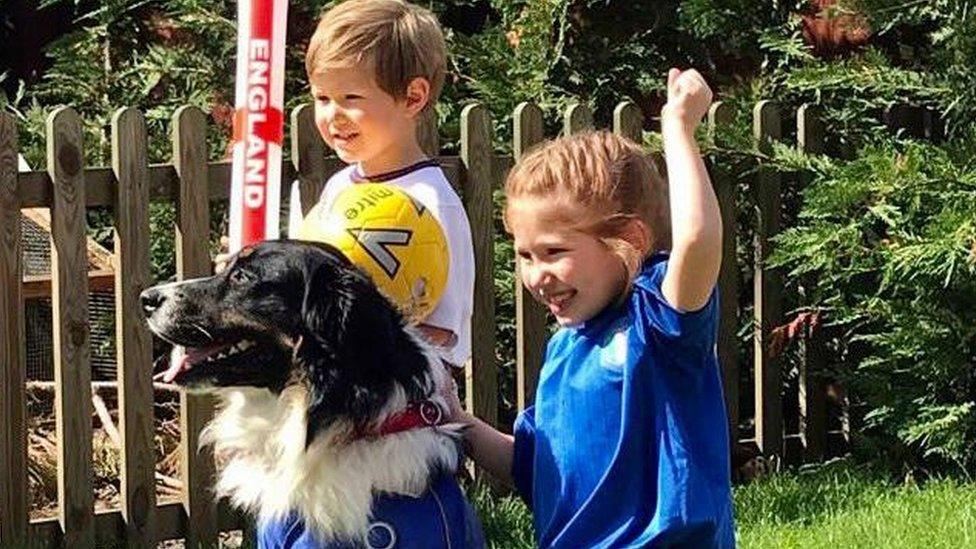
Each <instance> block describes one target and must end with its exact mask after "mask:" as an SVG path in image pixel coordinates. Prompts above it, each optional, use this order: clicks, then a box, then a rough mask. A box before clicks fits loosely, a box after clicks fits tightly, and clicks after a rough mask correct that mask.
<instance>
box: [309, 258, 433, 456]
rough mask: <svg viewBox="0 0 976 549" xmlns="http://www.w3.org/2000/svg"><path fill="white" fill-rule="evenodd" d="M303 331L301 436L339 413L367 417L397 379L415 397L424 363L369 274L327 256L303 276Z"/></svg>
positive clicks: (357, 419) (358, 419) (360, 420)
mask: <svg viewBox="0 0 976 549" xmlns="http://www.w3.org/2000/svg"><path fill="white" fill-rule="evenodd" d="M302 317H303V324H304V326H305V333H304V334H302V341H301V343H300V344H299V347H298V349H297V350H296V357H298V358H299V359H300V360H301V361H302V362H303V363H304V364H305V366H306V370H307V371H306V380H307V382H308V384H309V391H310V400H309V410H308V433H307V438H306V443H307V444H309V443H311V441H312V440H313V438H314V436H315V434H316V433H317V432H318V431H319V430H320V429H323V428H326V427H328V426H329V425H330V424H331V423H332V422H334V421H335V420H336V419H338V418H340V417H341V418H346V419H349V420H351V421H352V422H353V423H354V424H356V425H357V426H364V425H367V424H369V423H371V422H372V421H373V420H374V419H375V417H376V416H377V415H378V414H379V412H380V411H381V410H382V408H383V406H385V405H386V403H387V402H388V401H389V400H390V398H392V396H393V395H394V389H395V387H396V386H397V385H399V386H400V387H402V388H403V389H404V390H405V391H406V393H407V397H408V398H421V397H422V396H423V390H424V381H423V380H424V378H425V376H424V374H425V373H426V371H427V369H428V368H429V365H428V363H427V358H426V356H425V355H424V353H423V351H422V350H421V348H420V347H419V346H418V344H417V342H416V341H414V340H413V339H412V338H411V337H410V336H409V335H408V334H407V332H406V331H405V329H404V324H403V318H402V316H401V315H400V313H399V312H398V311H397V310H396V308H395V307H394V306H393V305H392V304H390V302H389V301H387V300H386V298H385V297H383V295H382V294H380V292H379V291H378V290H377V289H376V287H375V286H374V285H373V284H372V282H371V281H370V280H369V278H368V277H367V276H366V275H365V274H363V273H362V272H360V271H358V270H357V269H355V268H352V267H347V266H344V265H336V264H332V263H324V264H322V265H319V266H318V267H316V268H315V269H314V270H313V271H312V272H311V274H310V276H308V277H307V288H306V291H305V297H304V301H303V306H302Z"/></svg>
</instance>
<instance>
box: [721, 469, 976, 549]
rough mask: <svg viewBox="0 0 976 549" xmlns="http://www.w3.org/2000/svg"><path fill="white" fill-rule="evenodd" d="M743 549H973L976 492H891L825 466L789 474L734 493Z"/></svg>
mask: <svg viewBox="0 0 976 549" xmlns="http://www.w3.org/2000/svg"><path fill="white" fill-rule="evenodd" d="M735 500H736V512H737V526H738V539H739V546H740V547H742V548H745V549H753V548H767V547H768V548H777V549H779V548H788V547H811V548H812V547H824V548H827V547H830V548H841V547H843V548H849V547H864V548H876V547H886V548H918V547H921V548H924V549H935V548H942V547H945V548H950V547H952V548H955V547H976V485H973V484H963V483H961V482H959V481H956V480H936V481H931V482H928V483H925V484H924V485H921V486H916V485H912V484H909V485H893V484H891V483H890V482H888V481H886V480H885V479H884V478H882V477H881V476H879V475H875V474H871V473H867V472H863V471H854V470H850V469H846V468H843V467H840V468H831V467H826V468H823V469H820V470H817V471H814V472H810V473H798V474H791V473H785V474H781V475H777V476H774V477H772V478H770V479H767V480H763V481H761V482H757V483H755V484H752V485H749V486H744V487H741V488H738V489H737V490H736V492H735Z"/></svg>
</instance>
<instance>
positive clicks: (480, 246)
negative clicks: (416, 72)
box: [461, 104, 498, 425]
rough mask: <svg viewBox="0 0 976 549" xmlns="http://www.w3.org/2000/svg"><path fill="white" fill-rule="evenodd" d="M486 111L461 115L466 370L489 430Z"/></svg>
mask: <svg viewBox="0 0 976 549" xmlns="http://www.w3.org/2000/svg"><path fill="white" fill-rule="evenodd" d="M489 125H490V121H489V119H488V110H487V109H485V107H484V106H482V105H479V104H473V105H468V106H466V107H464V110H462V111H461V162H462V164H464V168H465V177H464V178H462V180H463V188H462V193H461V194H462V196H463V197H464V209H465V210H466V211H467V212H468V219H469V220H470V222H471V237H472V243H473V244H474V263H475V282H474V284H475V288H479V289H480V290H479V291H476V292H475V294H474V315H473V318H472V319H471V334H472V337H471V363H470V365H469V366H468V367H467V368H466V369H467V375H466V376H465V377H466V395H467V401H468V402H467V407H468V409H469V410H471V411H472V412H474V414H475V415H476V416H478V417H480V418H481V419H482V420H484V421H485V422H486V423H488V424H489V425H496V424H497V423H498V367H497V365H496V364H495V292H494V286H495V281H494V240H495V239H494V236H495V230H494V220H493V218H492V188H493V185H492V178H491V174H492V165H491V163H492V159H493V157H494V151H493V150H492V147H491V134H490V129H489V127H490V126H489Z"/></svg>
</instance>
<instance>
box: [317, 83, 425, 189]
mask: <svg viewBox="0 0 976 549" xmlns="http://www.w3.org/2000/svg"><path fill="white" fill-rule="evenodd" d="M309 83H310V84H311V88H312V95H313V96H314V97H315V125H316V127H318V130H319V133H320V134H321V135H322V138H323V139H324V140H325V142H326V144H327V145H329V147H330V148H332V149H333V150H335V152H336V154H337V155H338V156H339V158H341V159H342V160H343V161H344V162H346V163H349V164H352V163H356V162H359V163H360V165H361V168H362V171H363V173H365V174H367V175H375V174H379V173H384V172H389V171H392V170H396V169H398V168H402V167H404V166H408V165H410V164H413V163H414V162H417V161H419V160H421V159H423V158H424V154H423V151H422V150H421V149H420V146H419V145H418V144H417V140H416V137H415V130H414V124H415V118H416V112H415V110H416V109H415V108H412V107H411V106H410V103H409V101H407V100H405V99H404V100H399V99H396V98H394V97H393V96H392V95H390V94H389V93H387V92H386V91H384V90H383V89H382V88H380V87H379V85H378V84H377V83H376V81H375V79H374V78H373V76H372V74H371V71H370V70H369V68H368V67H361V66H356V67H341V68H327V69H324V70H321V71H319V72H318V73H316V74H314V75H312V76H311V77H310V79H309Z"/></svg>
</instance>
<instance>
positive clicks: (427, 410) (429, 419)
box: [417, 400, 444, 427]
mask: <svg viewBox="0 0 976 549" xmlns="http://www.w3.org/2000/svg"><path fill="white" fill-rule="evenodd" d="M417 411H418V412H419V413H420V419H421V420H423V422H424V424H425V425H427V426H428V427H432V426H434V425H440V423H441V420H442V419H443V418H444V412H442V411H441V407H440V406H438V405H437V404H434V402H433V401H431V400H422V401H420V403H419V404H418V405H417Z"/></svg>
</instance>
